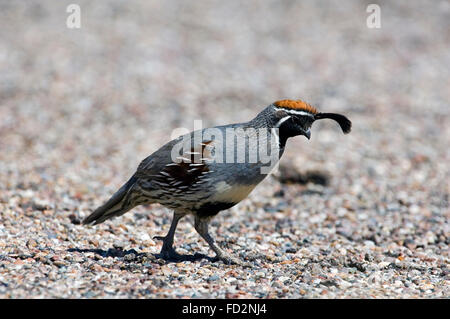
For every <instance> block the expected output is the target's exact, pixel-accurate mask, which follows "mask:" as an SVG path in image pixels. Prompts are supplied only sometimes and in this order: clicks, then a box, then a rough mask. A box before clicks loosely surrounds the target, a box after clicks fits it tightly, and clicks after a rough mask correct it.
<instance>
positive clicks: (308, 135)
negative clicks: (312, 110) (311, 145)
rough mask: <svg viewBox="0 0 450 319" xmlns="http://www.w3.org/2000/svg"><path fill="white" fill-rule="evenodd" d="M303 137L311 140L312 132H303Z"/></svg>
mask: <svg viewBox="0 0 450 319" xmlns="http://www.w3.org/2000/svg"><path fill="white" fill-rule="evenodd" d="M303 135H304V136H305V137H306V138H307V139H308V140H309V139H310V138H311V130H310V129H308V130H307V131H303Z"/></svg>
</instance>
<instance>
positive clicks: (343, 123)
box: [314, 113, 352, 134]
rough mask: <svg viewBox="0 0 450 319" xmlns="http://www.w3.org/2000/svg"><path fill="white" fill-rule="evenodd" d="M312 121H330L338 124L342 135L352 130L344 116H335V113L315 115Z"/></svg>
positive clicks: (349, 122)
mask: <svg viewBox="0 0 450 319" xmlns="http://www.w3.org/2000/svg"><path fill="white" fill-rule="evenodd" d="M314 119H316V120H321V119H332V120H335V121H336V122H338V123H339V126H340V127H341V129H342V132H344V134H348V133H350V131H351V130H352V122H351V121H350V120H349V119H348V118H346V117H345V116H344V115H341V114H336V113H317V114H316V115H314Z"/></svg>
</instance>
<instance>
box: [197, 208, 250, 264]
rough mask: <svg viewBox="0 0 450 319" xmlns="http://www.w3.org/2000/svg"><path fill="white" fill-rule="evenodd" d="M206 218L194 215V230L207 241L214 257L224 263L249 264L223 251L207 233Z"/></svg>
mask: <svg viewBox="0 0 450 319" xmlns="http://www.w3.org/2000/svg"><path fill="white" fill-rule="evenodd" d="M208 221H209V220H208V219H206V218H201V217H198V216H195V230H196V231H197V232H198V233H199V234H200V236H202V238H203V239H204V240H206V242H207V243H208V245H209V247H211V249H212V250H213V251H214V252H215V253H216V258H218V259H219V260H222V261H223V262H224V263H225V264H228V265H231V264H235V265H241V266H250V264H248V263H244V262H242V261H241V260H240V259H238V258H235V257H233V256H231V255H230V254H228V253H226V252H225V251H223V250H222V249H221V248H220V247H219V246H217V244H216V243H215V241H214V239H213V238H212V237H211V235H210V234H209V233H208Z"/></svg>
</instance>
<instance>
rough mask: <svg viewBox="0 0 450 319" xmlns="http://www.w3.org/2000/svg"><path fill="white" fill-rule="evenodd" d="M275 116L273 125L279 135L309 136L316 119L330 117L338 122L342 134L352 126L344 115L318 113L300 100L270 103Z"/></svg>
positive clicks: (347, 131) (346, 132) (308, 137)
mask: <svg viewBox="0 0 450 319" xmlns="http://www.w3.org/2000/svg"><path fill="white" fill-rule="evenodd" d="M272 106H273V112H274V117H275V121H274V122H275V127H276V128H278V129H279V134H280V137H281V138H283V139H287V138H289V137H293V136H297V135H303V136H305V137H306V138H307V139H310V138H311V125H312V124H313V123H314V121H316V120H321V119H332V120H335V121H336V122H338V124H339V126H340V127H341V129H342V131H343V132H344V134H348V133H349V132H350V130H351V128H352V122H350V120H349V119H348V118H346V117H345V116H344V115H341V114H336V113H320V112H318V111H317V110H316V108H315V107H313V106H311V105H309V104H308V103H305V102H303V101H300V100H281V101H276V102H274V103H273V104H272Z"/></svg>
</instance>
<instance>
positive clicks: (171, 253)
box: [155, 247, 184, 261]
mask: <svg viewBox="0 0 450 319" xmlns="http://www.w3.org/2000/svg"><path fill="white" fill-rule="evenodd" d="M155 257H157V258H161V259H164V260H168V261H180V260H183V258H184V256H183V255H180V254H179V253H177V252H176V250H175V249H174V248H173V247H170V248H164V247H163V248H162V249H161V251H160V252H159V254H156V255H155Z"/></svg>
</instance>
